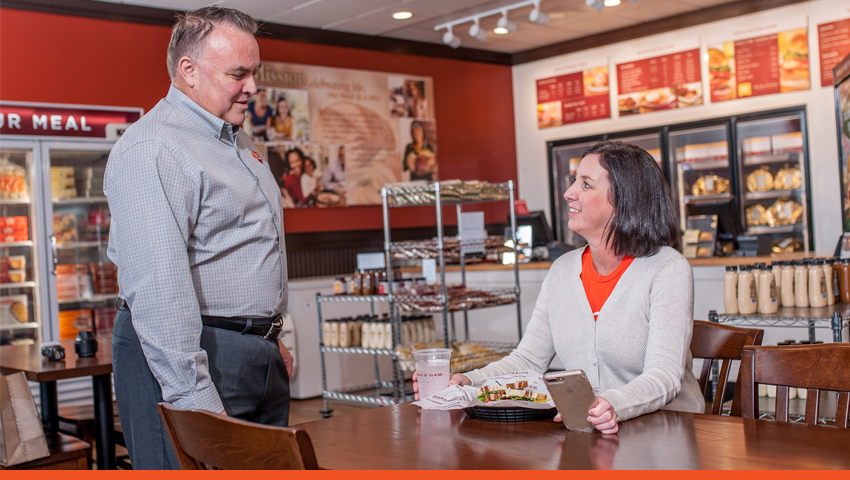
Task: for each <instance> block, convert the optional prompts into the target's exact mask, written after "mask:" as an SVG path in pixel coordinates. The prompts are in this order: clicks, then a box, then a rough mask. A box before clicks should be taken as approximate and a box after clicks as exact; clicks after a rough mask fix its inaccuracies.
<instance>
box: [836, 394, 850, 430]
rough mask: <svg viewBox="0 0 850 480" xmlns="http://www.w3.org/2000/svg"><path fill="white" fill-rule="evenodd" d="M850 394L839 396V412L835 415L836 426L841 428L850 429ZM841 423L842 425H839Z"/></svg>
mask: <svg viewBox="0 0 850 480" xmlns="http://www.w3.org/2000/svg"><path fill="white" fill-rule="evenodd" d="M849 421H850V393H848V392H841V393H839V394H838V411H837V412H836V414H835V425H836V426H838V427H841V428H850V425H848V422H849ZM839 422H841V423H839Z"/></svg>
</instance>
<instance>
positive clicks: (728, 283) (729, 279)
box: [723, 265, 738, 315]
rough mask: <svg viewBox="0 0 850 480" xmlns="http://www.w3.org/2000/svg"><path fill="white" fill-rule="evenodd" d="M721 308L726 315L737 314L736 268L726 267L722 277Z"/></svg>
mask: <svg viewBox="0 0 850 480" xmlns="http://www.w3.org/2000/svg"><path fill="white" fill-rule="evenodd" d="M723 307H724V308H725V309H726V313H727V314H733V315H734V314H736V313H738V267H735V266H734V265H733V266H729V267H726V275H725V276H724V277H723Z"/></svg>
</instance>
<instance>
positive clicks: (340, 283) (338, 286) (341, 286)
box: [334, 277, 348, 295]
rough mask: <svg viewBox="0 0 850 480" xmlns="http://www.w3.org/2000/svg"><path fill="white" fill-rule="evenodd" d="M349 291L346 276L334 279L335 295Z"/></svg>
mask: <svg viewBox="0 0 850 480" xmlns="http://www.w3.org/2000/svg"><path fill="white" fill-rule="evenodd" d="M346 293H348V281H347V280H346V279H345V277H339V278H337V279H336V280H334V295H345V294H346Z"/></svg>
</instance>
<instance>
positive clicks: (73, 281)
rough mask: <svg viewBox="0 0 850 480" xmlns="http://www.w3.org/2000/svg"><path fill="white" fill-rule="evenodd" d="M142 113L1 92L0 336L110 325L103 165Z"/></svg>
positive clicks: (19, 338) (34, 338)
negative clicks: (15, 98)
mask: <svg viewBox="0 0 850 480" xmlns="http://www.w3.org/2000/svg"><path fill="white" fill-rule="evenodd" d="M142 113H143V112H142V109H140V108H123V107H103V106H87V105H60V104H43V103H23V102H7V101H0V115H2V117H3V118H4V119H5V121H4V122H0V141H2V147H0V217H2V220H0V223H3V226H2V232H3V236H2V238H0V252H2V253H1V254H0V314H2V317H0V344H7V343H18V344H32V343H38V342H42V341H58V340H62V339H69V338H70V339H73V338H75V337H76V336H77V332H78V331H79V330H80V329H83V328H85V329H95V330H98V331H97V332H96V333H98V334H102V333H108V331H109V329H110V328H111V324H112V322H113V321H114V317H115V312H116V310H115V307H114V304H115V300H116V299H117V298H118V283H117V270H116V268H115V266H114V265H113V264H112V263H111V262H110V261H109V260H108V258H107V256H106V246H107V241H108V232H109V207H108V204H107V201H106V197H105V196H104V194H103V171H104V167H105V166H106V161H107V158H108V156H109V152H110V150H111V149H112V147H113V146H114V145H115V142H116V141H117V140H118V138H119V137H120V135H121V133H122V132H123V131H124V130H126V129H127V128H128V127H129V126H130V124H132V122H135V121H136V120H138V119H139V118H141V116H142ZM61 400H62V399H61V398H60V401H61Z"/></svg>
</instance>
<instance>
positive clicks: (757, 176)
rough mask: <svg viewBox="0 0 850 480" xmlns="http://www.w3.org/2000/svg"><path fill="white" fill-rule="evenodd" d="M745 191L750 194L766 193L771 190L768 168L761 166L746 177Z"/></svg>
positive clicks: (771, 181) (770, 175)
mask: <svg viewBox="0 0 850 480" xmlns="http://www.w3.org/2000/svg"><path fill="white" fill-rule="evenodd" d="M747 190H749V191H751V192H766V191H768V190H773V174H772V173H770V168H768V167H767V166H766V165H763V166H761V167H759V168H757V169H755V170H753V171H752V172H750V174H749V175H747Z"/></svg>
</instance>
